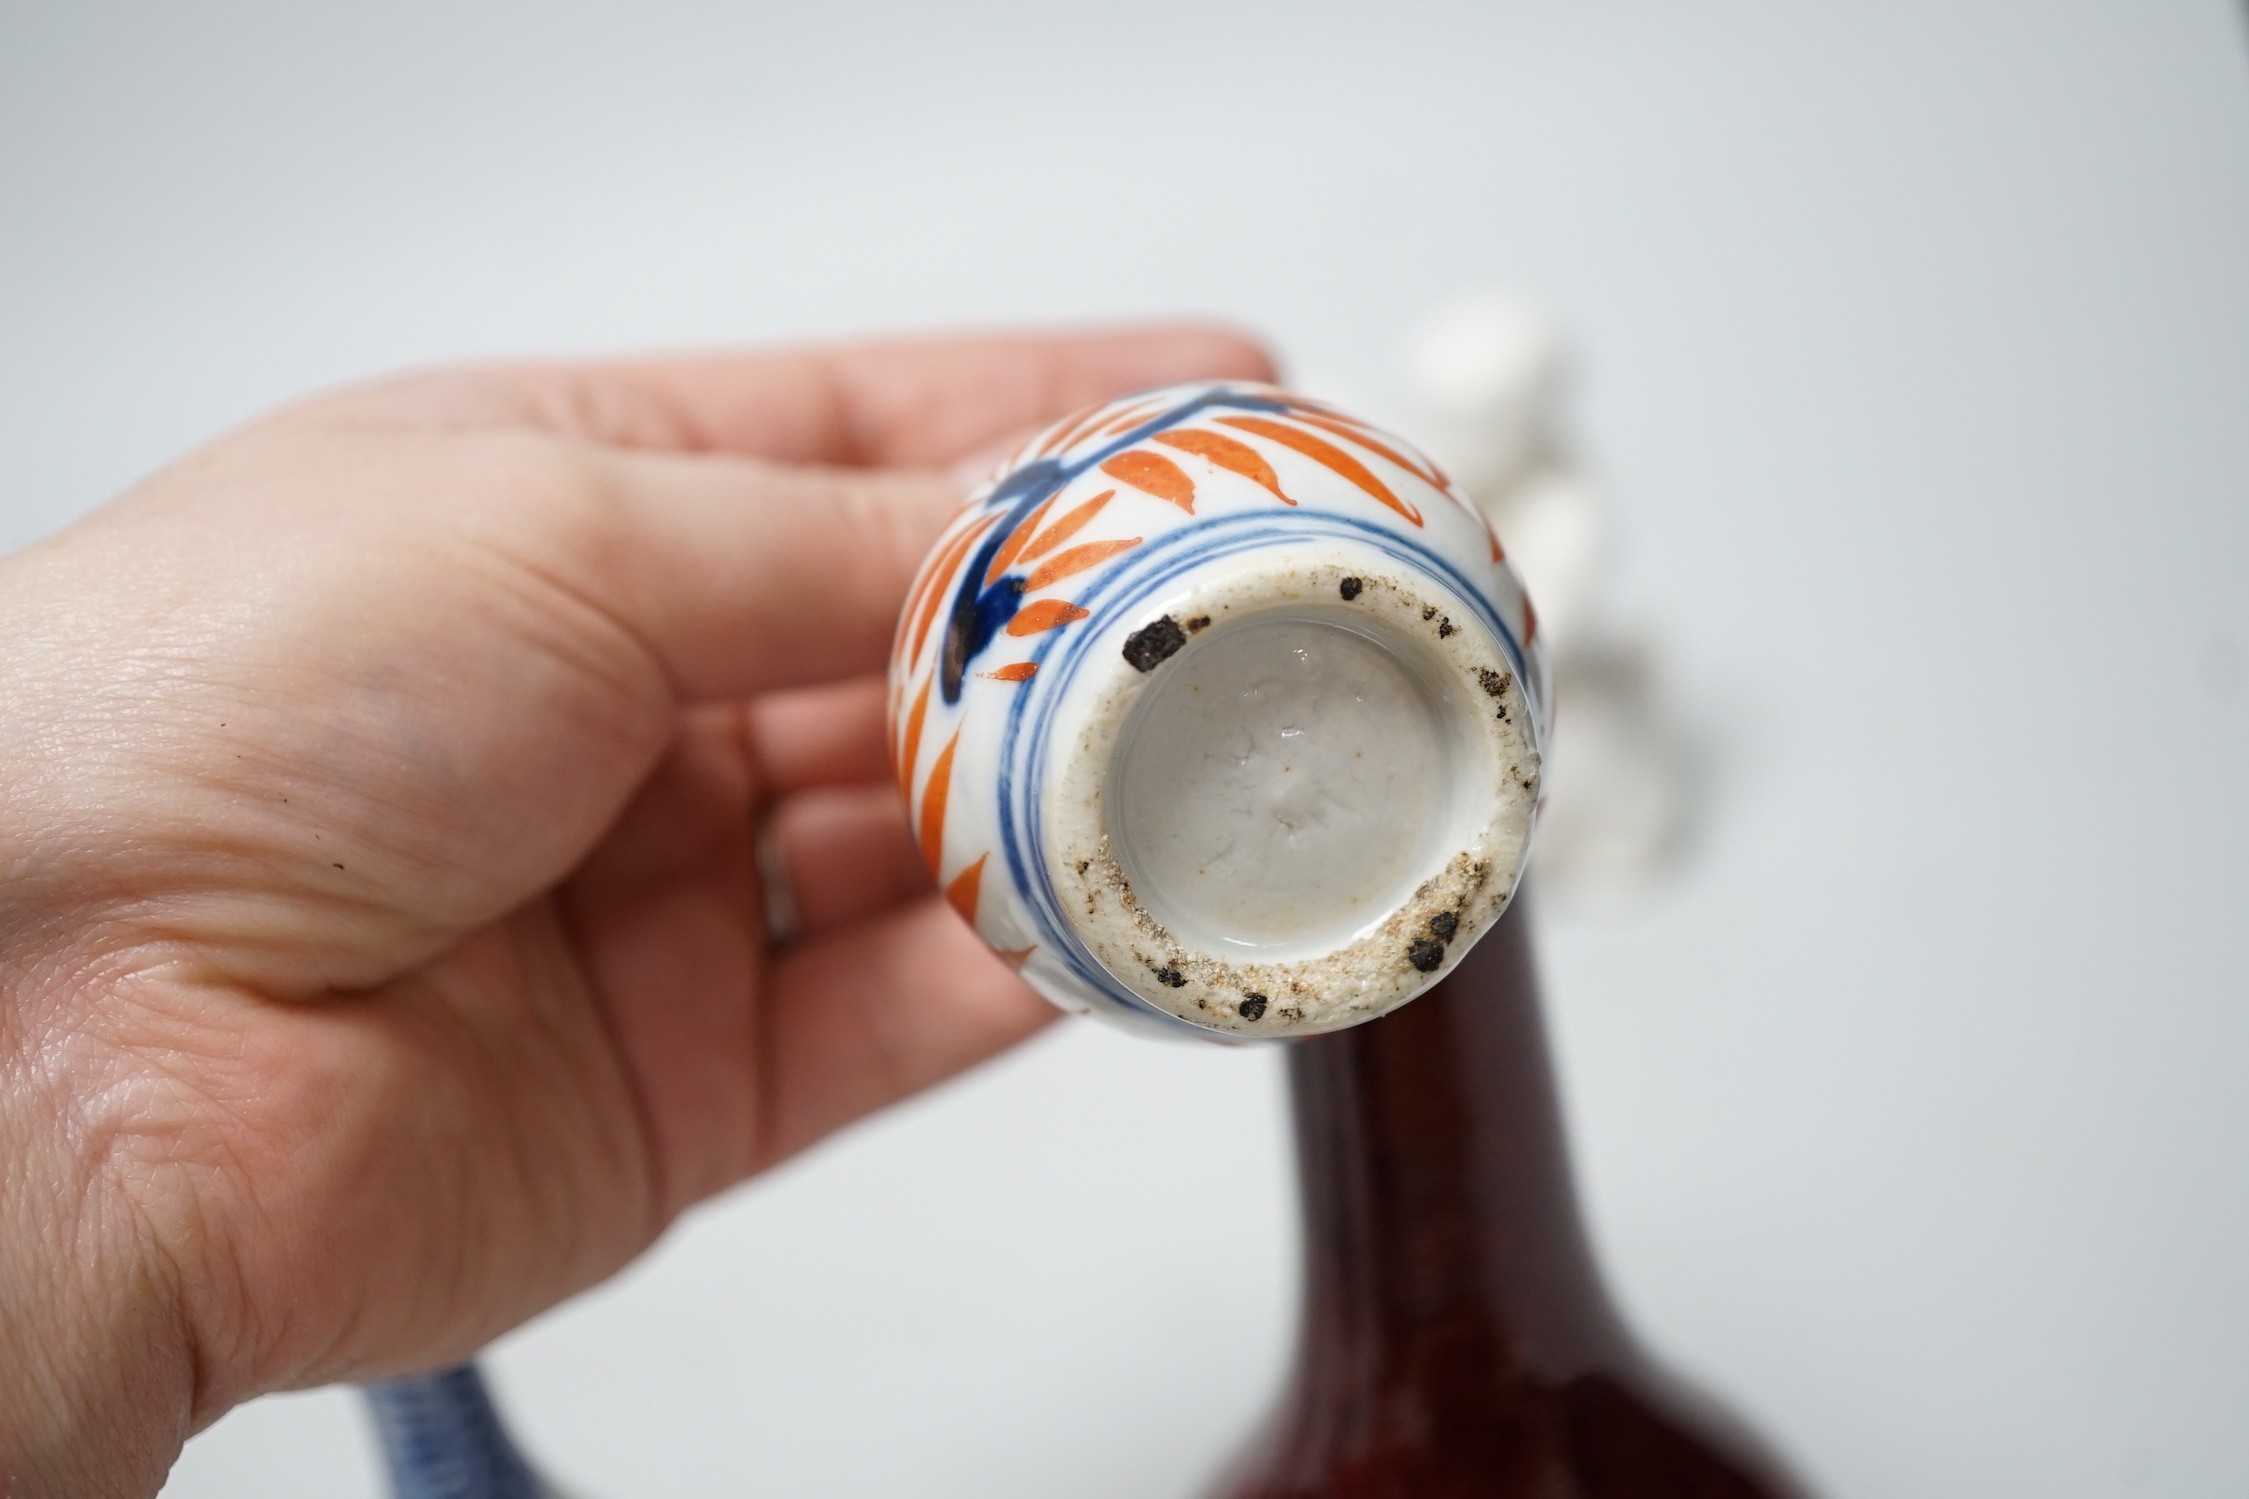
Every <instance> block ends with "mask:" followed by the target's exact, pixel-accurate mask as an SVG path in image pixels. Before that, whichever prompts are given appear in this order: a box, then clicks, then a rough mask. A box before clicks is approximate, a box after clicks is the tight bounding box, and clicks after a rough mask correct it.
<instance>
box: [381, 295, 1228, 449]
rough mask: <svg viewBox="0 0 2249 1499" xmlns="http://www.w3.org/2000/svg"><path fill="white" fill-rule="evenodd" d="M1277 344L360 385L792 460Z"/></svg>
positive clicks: (915, 439) (1165, 344) (997, 345)
mask: <svg viewBox="0 0 2249 1499" xmlns="http://www.w3.org/2000/svg"><path fill="white" fill-rule="evenodd" d="M1272 376H1273V361H1272V357H1271V356H1270V355H1269V354H1268V353H1267V352H1266V350H1265V348H1264V346H1263V345H1262V344H1260V343H1258V342H1257V341H1256V340H1255V339H1253V338H1250V337H1249V336H1248V335H1246V334H1243V333H1239V332H1236V331H1234V330H1231V329H1228V328H1224V327H1221V326H1219V325H1217V324H1212V323H1174V324H1167V325H1155V326H1150V327H1144V328H1122V329H1106V330H1089V331H1084V332H1075V333H1055V334H1010V335H997V336H985V337H969V338H928V339H904V340H896V341H890V342H882V343H866V344H839V345H834V346H828V347H814V348H802V349H785V350H779V351H775V352H772V353H764V354H753V355H739V354H700V355H682V356H671V357H655V358H638V359H623V360H610V361H602V362H598V363H552V364H514V365H494V366H487V367H484V368H481V369H471V370H463V371H458V372H453V373H449V374H443V375H431V376H419V377H410V378H409V379H408V380H406V381H403V382H397V383H394V384H393V385H392V386H389V387H380V388H377V389H375V390H371V391H367V392H361V393H360V395H359V399H362V400H368V399H372V400H378V401H381V402H384V403H386V404H396V403H405V404H407V405H409V406H413V407H416V408H421V409H426V408H429V407H442V408H443V414H444V415H446V416H448V417H449V418H450V419H452V420H456V421H457V420H460V419H461V418H462V417H463V415H464V414H465V413H466V411H467V410H468V409H470V408H472V407H473V409H474V410H475V412H476V414H477V415H478V416H479V417H480V418H481V419H484V420H487V421H490V422H492V423H493V424H496V425H497V424H517V425H528V426H534V427H538V428H542V429H545V430H548V431H554V432H560V433H565V434H568V435H570V436H575V437H582V438H587V439H591V440H593V441H596V442H602V443H607V444H611V445H614V446H617V447H626V448H650V449H662V450H669V451H675V452H724V453H735V454H740V455H743V456H747V457H756V458H766V459H774V460H779V461H782V462H789V463H825V464H851V465H865V466H878V467H914V468H922V467H941V466H944V465H946V464H949V463H952V462H954V461H955V460H957V459H960V458H962V457H964V456H966V455H968V454H970V453H973V452H976V451H978V450H979V449H982V448H985V447H988V446H989V445H991V444H992V443H995V442H997V441H998V440H1000V439H1002V438H1005V437H1008V436H1011V435H1013V434H1015V433H1018V432H1020V431H1022V430H1023V429H1025V428H1028V427H1035V426H1039V425H1042V424H1044V423H1046V422H1049V421H1052V420H1053V419H1055V418H1056V417H1060V416H1065V415H1067V414H1069V413H1070V412H1071V411H1073V410H1076V409H1077V408H1078V407H1081V406H1085V405H1089V404H1091V403H1093V402H1096V401H1103V400H1108V399H1110V398H1112V397H1115V396H1119V395H1124V394H1128V393H1130V392H1132V391H1136V390H1144V389H1147V388H1149V387H1152V386H1158V385H1169V384H1173V383H1176V382H1178V381H1183V380H1195V379H1245V380H1268V379H1271V378H1272Z"/></svg>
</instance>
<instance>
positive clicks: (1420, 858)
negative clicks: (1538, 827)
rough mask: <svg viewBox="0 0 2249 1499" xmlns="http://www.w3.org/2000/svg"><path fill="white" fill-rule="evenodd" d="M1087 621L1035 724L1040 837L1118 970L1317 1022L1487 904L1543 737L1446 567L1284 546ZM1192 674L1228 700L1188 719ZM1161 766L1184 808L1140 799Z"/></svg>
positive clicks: (1194, 999) (1467, 931)
mask: <svg viewBox="0 0 2249 1499" xmlns="http://www.w3.org/2000/svg"><path fill="white" fill-rule="evenodd" d="M1322 550H1324V551H1325V552H1326V555H1321V552H1322ZM1103 624H1104V627H1103V629H1102V632H1101V634H1102V637H1103V638H1101V639H1099V640H1096V641H1093V642H1089V644H1088V648H1087V650H1086V652H1085V657H1084V665H1083V666H1081V667H1080V668H1079V672H1078V681H1077V682H1075V683H1074V684H1073V686H1074V689H1075V690H1074V691H1073V693H1072V695H1071V696H1072V706H1073V708H1074V710H1075V711H1073V712H1070V713H1068V714H1065V715H1064V718H1063V721H1061V722H1058V723H1057V724H1056V725H1055V729H1056V742H1057V746H1058V747H1060V746H1068V749H1067V751H1066V752H1064V753H1061V754H1059V755H1057V756H1056V759H1055V764H1054V770H1053V778H1052V779H1051V780H1050V781H1049V782H1048V784H1047V786H1046V787H1045V788H1044V789H1045V793H1046V796H1045V802H1046V805H1045V806H1044V808H1043V809H1042V812H1043V822H1044V831H1045V834H1046V836H1045V839H1044V840H1043V841H1044V843H1045V849H1046V852H1047V855H1048V860H1047V868H1048V873H1049V878H1050V880H1051V882H1052V887H1053V889H1054V892H1055V895H1056V897H1057V901H1058V904H1059V906H1060V907H1061V911H1062V914H1063V916H1064V919H1065V920H1066V921H1067V922H1068V923H1069V925H1070V928H1071V930H1072V932H1073V934H1074V935H1075V936H1076V938H1077V939H1078V941H1079V942H1080V943H1081V944H1082V945H1083V947H1084V949H1085V951H1086V953H1087V954H1088V955H1089V956H1090V957H1092V958H1093V959H1094V960H1095V961H1096V962H1097V963H1099V965H1100V966H1101V968H1102V969H1103V970H1104V971H1105V972H1106V973H1107V974H1108V975H1109V976H1110V977H1111V978H1113V979H1114V980H1115V981H1116V982H1117V983H1119V984H1121V985H1122V986H1124V987H1125V988H1127V989H1129V990H1130V991H1131V992H1132V993H1133V994H1135V995H1136V996H1138V997H1139V998H1141V999H1142V1000H1144V1001H1146V1002H1147V1003H1148V1004H1150V1005H1152V1006H1154V1007H1156V1008H1157V1009H1159V1010H1161V1011H1163V1012H1165V1013H1167V1014H1170V1015H1173V1016H1176V1017H1177V1018H1179V1019H1181V1020H1185V1021H1187V1022H1188V1023H1190V1024H1192V1025H1195V1026H1197V1027H1201V1028H1205V1029H1209V1030H1217V1031H1221V1032H1226V1033H1231V1034H1235V1035H1240V1036H1244V1037H1252V1036H1254V1037H1268V1038H1277V1037H1284V1036H1293V1035H1308V1034H1316V1033H1319V1032H1323V1031H1332V1030H1336V1029H1339V1028H1341V1027H1344V1026H1349V1025H1355V1024H1357V1023H1359V1022H1361V1021H1364V1020H1369V1019H1372V1018H1374V1017H1375V1016H1378V1015H1381V1014H1383V1013H1385V1012H1387V1011H1389V1010H1392V1009H1395V1008H1397V1007H1398V1006H1399V1005H1401V1004H1404V1003H1405V1002H1406V1001H1408V1000H1410V999H1412V998H1413V997H1414V996H1415V995H1417V994H1419V993H1420V992H1422V991H1423V990H1424V989H1426V988H1428V987H1429V986H1430V985H1431V984H1433V983H1435V982H1436V981H1437V980H1438V979H1439V978H1441V977H1443V976H1444V974H1445V973H1446V972H1447V971H1449V970H1450V969H1451V967H1452V965H1453V964H1454V963H1455V962H1456V961H1457V960H1458V959H1459V957H1460V955H1461V954H1463V953H1465V952H1466V951H1467V950H1468V948H1469V947H1470V946H1471V945H1473V944H1474V942H1475V941H1476V939H1477V938H1478V937H1479V936H1481V935H1482V934H1483V933H1484V932H1485V931H1486V930H1487V929H1488V928H1489V927H1490V926H1491V924H1492V923H1493V922H1494V921H1496V920H1497V919H1498V918H1499V916H1500V914H1501V913H1502V912H1504V911H1505V910H1506V908H1507V904H1508V902H1509V900H1510V899H1511V898H1512V897H1513V894H1514V888H1515V883H1516V880H1517V879H1518V877H1519V875H1520V872H1521V868H1522V864H1523V859H1524V855H1525V851H1526V845H1527V843H1528V840H1529V837H1530V833H1531V826H1532V822H1533V819H1534V815H1535V811H1536V806H1537V799H1538V788H1539V758H1538V751H1537V749H1536V748H1535V746H1534V736H1533V732H1532V730H1531V727H1530V725H1529V723H1528V722H1527V712H1526V706H1525V701H1524V695H1523V689H1522V684H1521V683H1520V681H1519V680H1518V679H1517V674H1516V671H1515V669H1514V667H1513V665H1512V664H1511V662H1510V659H1509V654H1508V652H1507V651H1506V650H1505V649H1504V648H1503V647H1502V645H1501V643H1500V642H1499V641H1498V640H1497V639H1495V638H1494V636H1493V635H1492V633H1491V632H1490V631H1489V630H1488V629H1487V628H1486V627H1485V626H1484V624H1483V623H1482V622H1481V621H1480V620H1479V618H1478V611H1477V610H1476V608H1475V607H1474V606H1473V605H1472V604H1470V603H1469V602H1468V601H1467V600H1464V599H1462V598H1461V597H1459V596H1458V595H1457V594H1456V593H1455V592H1454V591H1453V590H1452V588H1451V587H1450V586H1449V585H1448V584H1447V583H1445V582H1444V581H1443V580H1441V579H1440V578H1438V577H1437V576H1435V575H1434V574H1432V573H1428V572H1424V571H1422V570H1420V569H1418V568H1414V567H1410V566H1405V565H1401V563H1400V561H1399V560H1398V558H1397V557H1396V556H1395V555H1394V554H1386V553H1383V552H1380V551H1377V550H1375V549H1372V548H1362V547H1358V546H1353V545H1350V544H1348V543H1336V544H1331V545H1329V546H1328V547H1326V548H1324V549H1322V548H1318V547H1297V548H1292V549H1290V550H1288V551H1286V552H1280V553H1267V554H1258V553H1251V554H1247V555H1244V556H1240V557H1237V558H1234V559H1232V560H1231V561H1229V562H1226V563H1223V564H1219V565H1214V566H1212V567H1209V568H1206V569H1201V570H1198V571H1197V572H1195V573H1192V574H1189V575H1188V576H1186V577H1183V578H1181V579H1180V580H1179V581H1178V586H1177V587H1175V588H1173V589H1170V590H1168V591H1167V592H1166V593H1165V595H1164V596H1163V597H1162V598H1161V599H1158V600H1151V601H1149V602H1148V603H1146V604H1144V605H1143V606H1141V607H1139V608H1137V609H1134V610H1131V611H1128V612H1120V614H1119V615H1118V616H1117V617H1115V618H1112V619H1109V620H1107V621H1104V622H1103ZM1175 684H1176V685H1175ZM1202 693H1209V694H1211V695H1214V696H1215V695H1221V694H1231V700H1230V701H1228V702H1226V703H1223V704H1219V703H1214V704H1212V705H1211V707H1210V708H1209V709H1208V710H1206V711H1203V712H1202V713H1201V716H1200V719H1199V721H1198V710H1197V708H1196V705H1195V702H1194V698H1195V696H1198V695H1200V694H1202ZM1378 719H1379V722H1378V721H1376V720H1378ZM1151 733H1154V734H1156V735H1157V736H1158V737H1157V738H1156V739H1155V740H1153V741H1152V740H1151V738H1150V736H1151ZM1183 741H1184V742H1183ZM1230 761H1232V762H1235V763H1238V764H1239V765H1240V766H1241V769H1242V774H1241V775H1240V776H1239V777H1238V778H1236V779H1237V780H1238V784H1234V785H1231V786H1230V785H1228V784H1227V779H1228V778H1227V775H1226V772H1227V770H1228V768H1229V762H1230ZM1214 770H1215V772H1216V774H1215V775H1214V774H1213V771H1214ZM1304 771H1309V772H1310V776H1309V778H1308V779H1309V780H1310V781H1311V784H1310V785H1308V786H1303V787H1299V786H1296V785H1294V784H1292V782H1291V777H1293V776H1296V775H1297V774H1299V773H1300V772H1304ZM1169 778H1176V779H1177V781H1178V783H1179V786H1180V788H1181V790H1180V796H1181V797H1182V799H1183V800H1184V802H1185V805H1184V806H1164V805H1162V804H1161V787H1162V783H1163V781H1164V780H1166V779H1169ZM1151 804H1153V810H1151ZM1308 864H1317V865H1320V866H1323V867H1319V868H1307V867H1305V866H1306V865H1308ZM1260 874H1262V875H1263V876H1264V878H1263V879H1259V878H1258V876H1259V875H1260ZM1276 886H1278V887H1282V894H1281V896H1280V897H1278V898H1276V896H1275V893H1274V887H1276ZM1260 887H1262V888H1260ZM1292 897H1293V899H1292Z"/></svg>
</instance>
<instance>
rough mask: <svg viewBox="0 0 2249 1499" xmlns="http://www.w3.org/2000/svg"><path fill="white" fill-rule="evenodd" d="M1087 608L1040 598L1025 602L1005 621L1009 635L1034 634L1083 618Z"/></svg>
mask: <svg viewBox="0 0 2249 1499" xmlns="http://www.w3.org/2000/svg"><path fill="white" fill-rule="evenodd" d="M1087 613H1088V611H1087V610H1084V609H1080V608H1079V607H1078V606H1077V605H1075V604H1072V603H1067V602H1065V601H1063V600H1061V599H1040V600H1039V601H1038V602H1037V603H1035V604H1025V605H1024V606H1023V607H1022V608H1021V609H1018V610H1017V611H1016V612H1015V618H1013V619H1011V620H1009V621H1008V622H1007V633H1008V634H1010V635H1036V634H1038V633H1040V632H1041V631H1043V630H1055V629H1060V628H1061V627H1062V626H1064V625H1066V624H1068V623H1069V622H1070V621H1072V620H1074V619H1084V618H1085V617H1086V614H1087Z"/></svg>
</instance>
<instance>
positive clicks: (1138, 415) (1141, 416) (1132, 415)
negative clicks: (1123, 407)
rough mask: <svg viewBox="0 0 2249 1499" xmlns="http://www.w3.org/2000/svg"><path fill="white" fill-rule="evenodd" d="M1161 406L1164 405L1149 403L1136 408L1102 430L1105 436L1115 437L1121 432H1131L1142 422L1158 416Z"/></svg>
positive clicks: (1157, 402)
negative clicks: (1157, 412)
mask: <svg viewBox="0 0 2249 1499" xmlns="http://www.w3.org/2000/svg"><path fill="white" fill-rule="evenodd" d="M1161 404H1162V403H1161V402H1159V401H1149V402H1147V403H1146V404H1144V405H1140V406H1134V407H1132V408H1131V409H1130V410H1128V411H1126V412H1125V414H1124V415H1123V416H1120V417H1118V418H1117V419H1116V420H1115V421H1113V422H1111V423H1109V425H1108V426H1106V427H1103V428H1102V429H1101V430H1102V432H1103V433H1104V434H1109V435H1114V434H1116V433H1119V432H1130V431H1131V430H1132V429H1133V428H1135V427H1137V426H1139V425H1140V424H1141V423H1142V422H1144V421H1146V420H1148V418H1150V417H1152V416H1154V415H1155V414H1156V410H1157V408H1158V407H1159V406H1160V405H1161Z"/></svg>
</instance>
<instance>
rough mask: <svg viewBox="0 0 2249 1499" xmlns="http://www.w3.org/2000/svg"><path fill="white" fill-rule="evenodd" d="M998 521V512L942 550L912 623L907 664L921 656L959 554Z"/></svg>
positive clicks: (980, 521) (958, 559) (957, 564)
mask: <svg viewBox="0 0 2249 1499" xmlns="http://www.w3.org/2000/svg"><path fill="white" fill-rule="evenodd" d="M999 518H1000V512H999V511H996V510H995V511H993V512H992V513H991V514H990V515H987V516H985V517H984V518H983V519H982V520H979V521H978V522H977V523H976V524H975V525H973V526H970V527H969V528H968V529H967V530H965V531H963V532H962V533H961V534H960V535H958V536H956V537H954V538H953V540H952V542H951V543H950V544H949V545H948V546H947V547H946V548H945V554H944V556H942V557H941V558H939V559H938V562H937V565H936V566H934V567H932V568H931V569H930V570H929V591H928V592H927V593H926V594H924V595H923V596H922V602H921V617H920V618H919V619H917V620H915V621H914V644H913V649H912V650H910V651H908V652H907V653H906V659H907V660H909V661H911V660H913V659H914V658H915V657H917V656H919V655H920V654H921V647H922V642H923V641H925V640H927V639H928V638H929V626H930V622H931V621H932V620H934V619H936V618H937V606H938V604H939V603H940V602H942V601H943V599H944V597H945V585H946V584H947V583H949V582H951V581H952V576H953V569H954V568H955V567H958V566H959V565H960V560H961V554H962V553H963V552H965V551H967V550H968V549H969V548H970V547H971V546H973V545H975V544H976V538H977V537H979V536H982V535H983V534H984V533H985V532H986V531H988V530H990V529H991V527H992V523H993V522H994V521H996V520H998V519H999Z"/></svg>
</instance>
